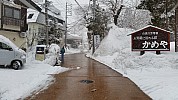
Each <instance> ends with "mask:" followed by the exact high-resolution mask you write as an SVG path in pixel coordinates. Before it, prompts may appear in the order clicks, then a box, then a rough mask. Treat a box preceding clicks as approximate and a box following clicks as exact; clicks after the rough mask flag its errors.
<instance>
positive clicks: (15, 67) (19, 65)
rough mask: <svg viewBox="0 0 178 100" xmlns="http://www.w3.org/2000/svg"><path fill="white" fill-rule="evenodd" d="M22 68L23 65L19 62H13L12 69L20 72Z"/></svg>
mask: <svg viewBox="0 0 178 100" xmlns="http://www.w3.org/2000/svg"><path fill="white" fill-rule="evenodd" d="M20 67H21V64H20V62H19V61H14V62H12V68H13V69H15V70H18V69H19V68H20Z"/></svg>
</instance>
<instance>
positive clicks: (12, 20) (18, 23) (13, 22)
mask: <svg viewBox="0 0 178 100" xmlns="http://www.w3.org/2000/svg"><path fill="white" fill-rule="evenodd" d="M3 24H5V25H13V26H24V20H21V19H15V18H10V17H3Z"/></svg>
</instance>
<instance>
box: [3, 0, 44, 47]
mask: <svg viewBox="0 0 178 100" xmlns="http://www.w3.org/2000/svg"><path fill="white" fill-rule="evenodd" d="M29 7H30V8H33V9H35V10H38V11H41V8H39V7H38V6H37V5H36V4H35V3H34V2H32V1H31V0H1V1H0V11H1V13H0V35H3V36H5V37H7V38H9V39H10V40H11V41H12V42H13V43H15V44H16V45H17V46H18V47H25V48H26V45H25V44H26V31H27V29H28V25H27V19H26V16H27V8H29Z"/></svg>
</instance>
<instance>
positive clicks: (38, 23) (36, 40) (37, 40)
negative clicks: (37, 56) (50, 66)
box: [27, 1, 65, 45]
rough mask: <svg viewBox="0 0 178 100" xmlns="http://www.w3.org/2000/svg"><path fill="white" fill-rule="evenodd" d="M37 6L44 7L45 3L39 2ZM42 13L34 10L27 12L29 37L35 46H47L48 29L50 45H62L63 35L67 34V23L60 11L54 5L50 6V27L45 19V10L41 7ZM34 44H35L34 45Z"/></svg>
mask: <svg viewBox="0 0 178 100" xmlns="http://www.w3.org/2000/svg"><path fill="white" fill-rule="evenodd" d="M36 3H37V4H40V5H44V3H43V2H42V1H41V2H37V1H36ZM41 8H42V12H40V13H39V12H38V11H35V10H32V9H28V10H27V22H28V32H27V33H28V37H30V39H29V40H30V42H31V44H33V45H37V44H46V39H47V37H46V32H47V30H46V28H47V27H48V35H49V43H50V44H51V43H56V44H59V45H60V44H61V43H62V42H63V35H64V32H65V29H64V23H65V21H64V20H63V18H62V17H61V14H60V10H58V9H57V8H56V7H54V5H52V4H50V5H49V6H48V26H47V25H46V19H45V8H43V6H41ZM32 42H33V43H32Z"/></svg>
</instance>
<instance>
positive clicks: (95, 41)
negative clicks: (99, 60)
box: [94, 35, 100, 49]
mask: <svg viewBox="0 0 178 100" xmlns="http://www.w3.org/2000/svg"><path fill="white" fill-rule="evenodd" d="M94 43H95V48H96V49H97V48H98V47H99V45H100V35H94Z"/></svg>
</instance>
